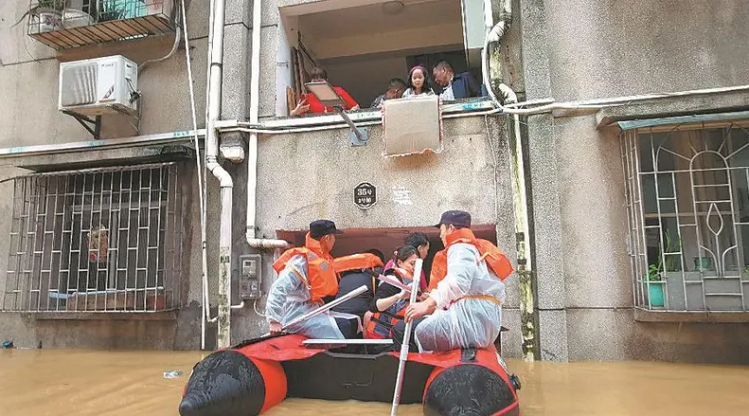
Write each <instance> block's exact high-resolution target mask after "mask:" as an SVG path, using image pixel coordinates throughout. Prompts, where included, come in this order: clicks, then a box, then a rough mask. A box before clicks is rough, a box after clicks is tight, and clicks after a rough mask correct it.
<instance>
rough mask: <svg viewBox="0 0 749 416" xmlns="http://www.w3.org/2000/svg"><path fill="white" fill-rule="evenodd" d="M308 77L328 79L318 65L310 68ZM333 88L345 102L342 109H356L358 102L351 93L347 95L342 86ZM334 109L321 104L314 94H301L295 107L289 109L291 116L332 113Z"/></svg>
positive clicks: (313, 79) (326, 74) (320, 79)
mask: <svg viewBox="0 0 749 416" xmlns="http://www.w3.org/2000/svg"><path fill="white" fill-rule="evenodd" d="M310 77H311V78H312V82H321V81H327V80H328V72H327V71H326V70H324V69H322V68H320V67H318V66H316V67H314V68H312V73H311V74H310ZM333 89H334V90H335V92H336V94H338V96H339V97H341V99H342V100H343V102H344V103H345V105H344V108H343V109H344V110H358V109H359V104H357V102H356V100H354V99H353V98H352V97H351V95H349V93H348V92H346V90H345V89H343V87H337V86H334V87H333ZM334 111H335V110H334V109H333V107H325V106H324V105H322V103H321V102H320V100H318V99H317V97H315V95H314V94H307V93H304V94H302V98H301V99H300V100H299V101H298V102H297V105H296V107H295V108H294V109H293V110H291V115H292V116H302V115H305V114H307V113H312V114H325V113H333V112H334Z"/></svg>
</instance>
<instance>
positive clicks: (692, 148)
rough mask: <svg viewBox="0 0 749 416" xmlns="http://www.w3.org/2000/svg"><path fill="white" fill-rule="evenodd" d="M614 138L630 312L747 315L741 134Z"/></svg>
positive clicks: (746, 158) (747, 214) (748, 252)
mask: <svg viewBox="0 0 749 416" xmlns="http://www.w3.org/2000/svg"><path fill="white" fill-rule="evenodd" d="M622 135H623V137H622V140H621V150H622V159H623V165H624V172H625V180H626V199H627V208H628V219H629V225H630V240H629V251H630V256H631V262H632V270H633V290H634V301H635V307H638V308H642V309H647V310H660V311H679V312H682V311H693V312H705V311H709V312H746V311H749V131H748V130H746V129H745V128H742V127H740V126H738V125H730V126H728V127H725V128H704V127H703V128H701V129H694V128H693V127H692V128H687V127H684V128H678V127H673V128H672V129H671V130H669V131H663V130H651V129H644V130H643V129H641V130H638V131H635V130H631V131H627V132H624V133H622Z"/></svg>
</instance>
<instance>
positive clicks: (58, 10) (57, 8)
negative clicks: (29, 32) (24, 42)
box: [29, 0, 67, 33]
mask: <svg viewBox="0 0 749 416" xmlns="http://www.w3.org/2000/svg"><path fill="white" fill-rule="evenodd" d="M66 3H67V0H38V1H37V3H36V7H34V8H33V9H31V11H30V12H29V14H31V15H32V18H34V20H32V21H33V22H34V24H33V25H34V26H36V24H37V23H38V25H39V32H38V33H44V32H51V31H53V30H59V29H62V11H63V9H65V5H66Z"/></svg>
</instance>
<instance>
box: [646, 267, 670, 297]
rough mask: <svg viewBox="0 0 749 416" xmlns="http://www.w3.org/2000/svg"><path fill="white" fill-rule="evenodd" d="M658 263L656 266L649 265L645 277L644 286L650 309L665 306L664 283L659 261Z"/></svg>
mask: <svg viewBox="0 0 749 416" xmlns="http://www.w3.org/2000/svg"><path fill="white" fill-rule="evenodd" d="M658 263H659V264H658V265H655V264H651V265H650V266H649V267H648V274H647V275H645V286H646V287H647V288H648V299H649V300H650V306H651V307H663V306H664V305H665V302H664V290H663V286H664V285H665V283H666V282H664V281H663V278H662V277H661V265H660V261H658Z"/></svg>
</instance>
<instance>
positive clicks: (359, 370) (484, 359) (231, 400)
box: [179, 335, 520, 416]
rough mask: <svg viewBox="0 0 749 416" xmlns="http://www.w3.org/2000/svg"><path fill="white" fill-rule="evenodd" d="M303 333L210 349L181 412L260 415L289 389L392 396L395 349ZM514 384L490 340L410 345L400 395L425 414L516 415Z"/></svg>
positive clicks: (336, 395)
mask: <svg viewBox="0 0 749 416" xmlns="http://www.w3.org/2000/svg"><path fill="white" fill-rule="evenodd" d="M305 340H306V338H305V337H303V336H299V335H280V336H267V337H263V338H258V339H254V340H250V341H246V342H243V343H241V344H239V345H237V346H235V347H233V348H230V349H226V350H220V351H216V352H214V353H212V354H211V355H209V356H208V357H206V358H205V359H204V360H203V361H201V362H199V363H198V364H197V365H195V367H194V368H193V372H192V374H191V375H190V379H189V381H188V382H187V386H186V387H185V391H184V395H183V398H182V402H181V403H180V407H179V413H180V415H182V416H250V415H259V414H261V413H263V412H265V411H266V410H268V409H270V408H271V407H273V406H275V405H276V404H278V403H280V402H281V401H283V400H284V399H285V398H286V397H298V398H308V399H323V400H359V401H377V402H385V403H391V402H392V400H393V390H394V388H395V379H396V374H397V372H398V352H381V353H368V352H369V351H367V348H368V347H367V346H361V345H359V346H351V345H349V346H347V347H345V348H335V346H332V347H331V348H328V349H310V348H308V346H306V345H304V344H303V342H304V341H305ZM308 343H309V342H308ZM519 389H520V381H519V380H518V378H517V377H516V376H515V375H508V374H507V371H506V370H505V367H504V365H503V364H502V363H500V362H499V360H498V355H497V353H496V350H495V349H494V348H491V349H478V350H476V349H465V350H455V351H451V352H448V353H441V354H416V353H411V354H409V356H408V362H407V363H406V370H405V377H404V382H403V390H402V393H401V403H402V404H413V403H423V407H424V415H426V416H437V415H440V416H458V415H470V416H500V415H502V416H516V415H519V414H520V407H519V403H518V396H517V393H516V390H519Z"/></svg>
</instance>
